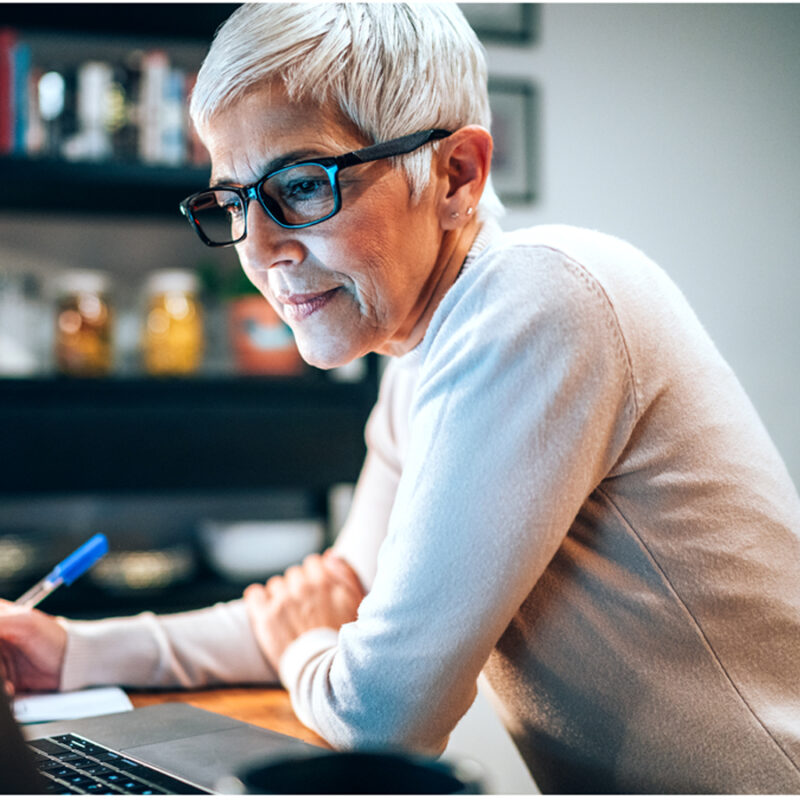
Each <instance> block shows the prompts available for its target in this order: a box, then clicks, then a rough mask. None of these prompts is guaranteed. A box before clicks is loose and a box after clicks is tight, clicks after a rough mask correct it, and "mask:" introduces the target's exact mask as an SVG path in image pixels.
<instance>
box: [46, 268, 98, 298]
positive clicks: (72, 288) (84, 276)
mask: <svg viewBox="0 0 800 800" xmlns="http://www.w3.org/2000/svg"><path fill="white" fill-rule="evenodd" d="M56 285H57V287H58V289H59V290H60V291H61V292H65V293H67V292H75V293H79V294H104V293H105V292H107V291H108V290H109V288H110V286H111V278H110V276H109V275H108V273H107V272H100V271H97V270H88V269H71V270H67V271H65V272H62V273H61V274H60V275H59V276H58V277H57V278H56Z"/></svg>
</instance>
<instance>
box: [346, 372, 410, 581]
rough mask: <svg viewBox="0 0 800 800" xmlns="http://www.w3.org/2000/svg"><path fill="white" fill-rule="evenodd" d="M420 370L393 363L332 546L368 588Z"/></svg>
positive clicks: (394, 487) (394, 489)
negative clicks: (342, 521)
mask: <svg viewBox="0 0 800 800" xmlns="http://www.w3.org/2000/svg"><path fill="white" fill-rule="evenodd" d="M415 376H416V371H415V370H413V369H403V368H400V367H398V363H397V362H396V361H395V362H390V363H389V365H388V366H387V367H386V369H385V371H384V374H383V377H382V379H381V385H380V391H379V393H378V401H377V402H376V403H375V407H374V408H373V409H372V413H371V414H370V417H369V419H368V420H367V426H366V430H365V438H366V443H367V456H366V458H365V460H364V466H363V467H362V469H361V474H360V475H359V476H358V482H357V483H356V489H355V493H354V495H353V502H352V504H351V507H350V512H349V513H348V515H347V520H346V522H345V524H344V526H343V527H342V530H341V531H340V533H339V535H338V536H337V538H336V543H335V545H334V550H335V551H336V552H337V554H338V555H339V556H341V557H342V558H343V559H344V560H345V561H347V562H348V563H349V564H350V566H351V567H352V568H353V569H354V570H355V571H356V574H357V575H358V577H359V578H360V579H361V583H362V585H363V586H364V588H365V589H367V590H369V588H370V587H371V586H372V583H373V581H374V580H375V571H376V569H377V561H378V551H379V549H380V546H381V544H382V543H383V540H384V538H385V537H386V531H387V529H388V526H389V516H390V514H391V511H392V507H393V505H394V500H395V495H396V493H397V486H398V483H399V482H400V473H401V470H402V458H403V442H405V441H406V440H407V438H408V410H409V403H410V400H411V393H412V390H413V385H414V378H415Z"/></svg>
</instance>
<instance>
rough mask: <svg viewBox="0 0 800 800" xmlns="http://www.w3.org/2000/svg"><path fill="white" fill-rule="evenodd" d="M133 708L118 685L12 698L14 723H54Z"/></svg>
mask: <svg viewBox="0 0 800 800" xmlns="http://www.w3.org/2000/svg"><path fill="white" fill-rule="evenodd" d="M132 708H133V705H132V704H131V701H130V699H129V698H128V695H126V694H125V692H123V691H122V689H120V688H119V687H118V686H104V687H102V688H99V689H82V690H81V691H78V692H56V693H54V694H27V695H19V696H18V697H16V698H15V699H14V716H15V717H16V718H17V722H54V721H55V720H60V719H79V718H80V717H94V716H96V715H99V714H114V713H116V712H117V711H130V710H131V709H132Z"/></svg>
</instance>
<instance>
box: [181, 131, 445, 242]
mask: <svg viewBox="0 0 800 800" xmlns="http://www.w3.org/2000/svg"><path fill="white" fill-rule="evenodd" d="M452 133H453V131H448V130H444V129H443V128H429V129H428V130H425V131H419V132H418V133H410V134H408V135H406V136H400V137H399V138H397V139H389V140H388V141H386V142H379V143H378V144H372V145H369V146H368V147H362V148H361V149H360V150H354V151H353V152H351V153H345V154H344V155H341V156H329V157H325V158H315V159H311V160H308V161H298V162H297V163H295V164H289V165H288V166H285V167H281V168H280V169H276V170H274V171H272V172H268V173H267V174H266V175H264V176H263V177H261V178H259V179H258V180H257V181H256V182H255V183H250V184H247V185H245V186H234V185H232V184H227V183H221V184H217V185H216V186H209V188H208V189H203V190H201V191H199V192H195V193H194V194H190V195H189V196H188V197H187V198H185V199H184V200H182V201H181V203H180V205H179V208H180V211H181V213H182V214H183V216H184V217H186V219H187V220H188V221H189V224H190V225H191V226H192V228H193V229H194V232H195V233H196V234H197V235H198V236H199V237H200V240H201V241H202V242H203V244H206V245H208V246H209V247H230V246H231V245H234V244H238V243H239V242H241V241H243V240H244V239H245V238H246V237H247V210H248V207H249V205H250V201H251V200H257V201H258V204H259V205H260V206H261V208H262V209H263V210H264V211H265V212H266V214H267V215H268V216H269V218H270V219H271V220H272V221H273V222H275V223H276V224H277V225H280V227H281V228H289V229H296V228H308V227H310V226H311V225H317V224H319V223H320V222H324V221H325V220H326V219H330V218H331V217H332V216H334V215H335V214H338V213H339V211H341V208H342V195H341V191H340V189H339V170H342V169H346V168H347V167H352V166H355V165H356V164H367V163H369V162H370V161H379V160H380V159H382V158H391V157H392V156H402V155H405V154H406V153H410V152H412V151H413V150H416V149H417V148H419V147H422V145H424V144H427V143H428V142H434V141H437V140H438V139H444V138H446V137H448V136H450V135H451V134H452ZM305 165H313V166H318V167H322V169H324V170H325V173H326V174H327V176H328V180H329V181H330V185H331V191H332V192H333V210H332V211H331V212H330V213H329V214H326V215H325V216H324V217H320V218H319V219H315V220H313V221H312V222H302V223H300V224H299V225H293V224H291V223H289V222H281V220H280V219H278V218H277V217H276V216H275V212H274V211H273V210H272V209H270V208H269V205H268V202H267V199H266V198H265V197H264V195H263V193H262V192H261V188H262V187H263V185H264V183H265V182H266V181H268V180H269V179H270V178H272V177H274V176H275V175H279V174H280V173H281V172H285V171H286V170H289V169H294V168H295V167H302V166H305ZM216 190H225V191H228V192H233V193H235V194H236V195H238V196H239V198H240V199H241V201H242V208H243V210H244V231H243V232H242V235H241V236H240V237H239V238H238V239H232V240H231V241H230V242H214V241H212V240H211V239H209V238H208V237H207V236H206V235H205V234H204V233H203V230H202V228H201V227H200V223H199V222H198V221H197V219H196V218H195V216H194V214H193V213H192V210H191V205H192V203H193V202H194V201H195V200H196V199H197V198H198V197H201V196H202V195H205V194H208V192H213V191H216Z"/></svg>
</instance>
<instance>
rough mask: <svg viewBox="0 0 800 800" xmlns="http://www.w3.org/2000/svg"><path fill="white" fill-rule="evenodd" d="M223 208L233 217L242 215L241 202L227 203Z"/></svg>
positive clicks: (236, 217)
mask: <svg viewBox="0 0 800 800" xmlns="http://www.w3.org/2000/svg"><path fill="white" fill-rule="evenodd" d="M223 208H224V209H225V212H226V213H227V214H228V216H229V217H230V218H231V219H238V218H239V217H240V216H241V215H242V204H241V203H237V202H234V203H226V204H225V205H224V206H223Z"/></svg>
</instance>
